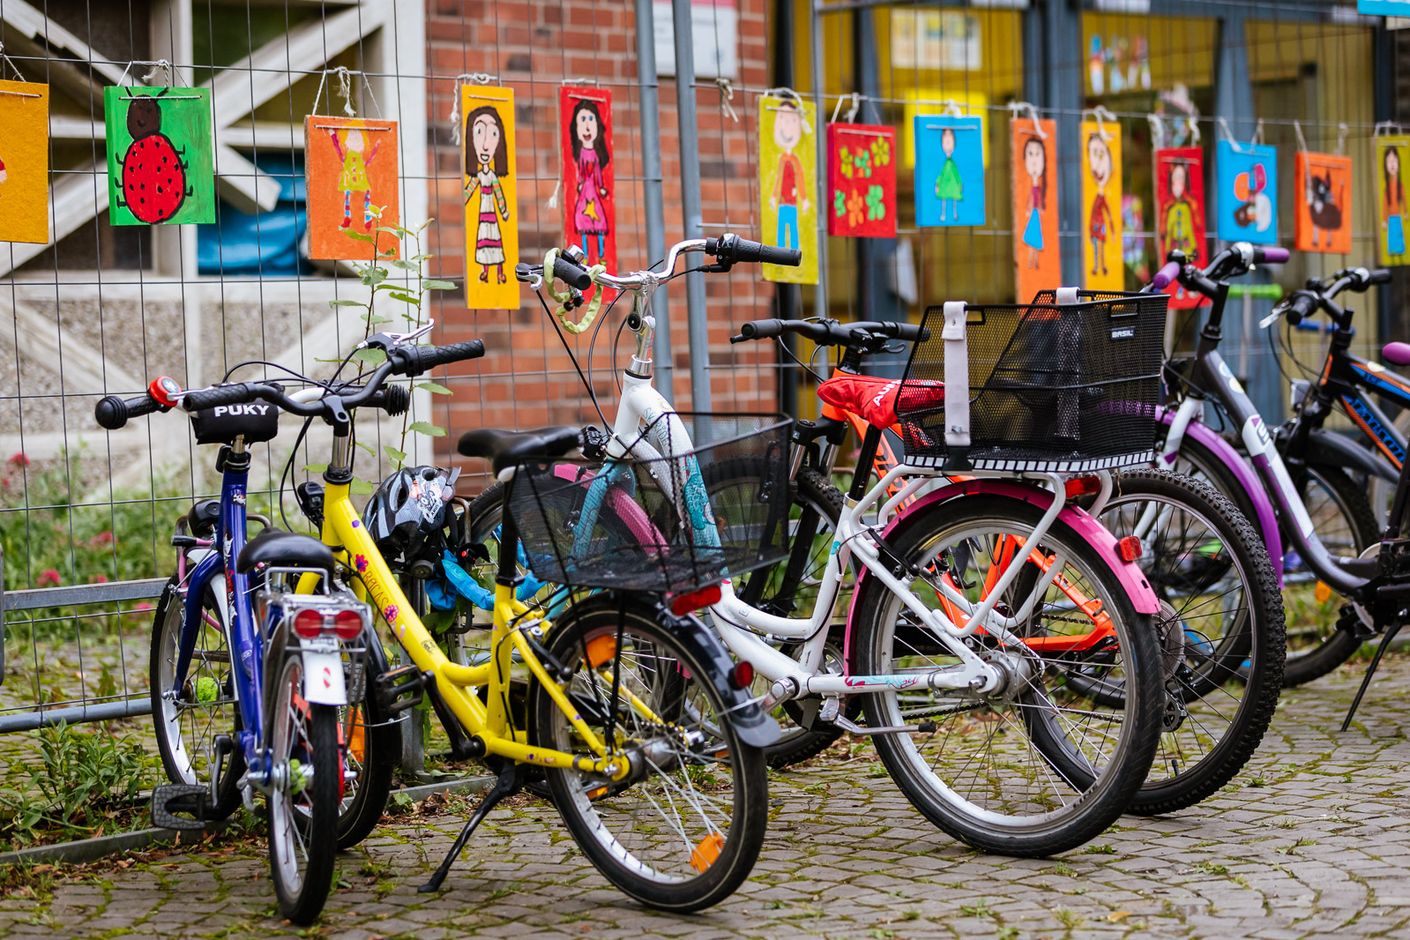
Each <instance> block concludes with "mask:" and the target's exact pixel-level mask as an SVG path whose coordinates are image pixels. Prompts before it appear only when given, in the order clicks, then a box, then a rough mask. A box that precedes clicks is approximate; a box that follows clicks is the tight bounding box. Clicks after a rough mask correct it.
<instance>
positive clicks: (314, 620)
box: [294, 607, 323, 639]
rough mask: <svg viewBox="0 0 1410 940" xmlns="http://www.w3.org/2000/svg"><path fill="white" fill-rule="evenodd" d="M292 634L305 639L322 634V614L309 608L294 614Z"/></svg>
mask: <svg viewBox="0 0 1410 940" xmlns="http://www.w3.org/2000/svg"><path fill="white" fill-rule="evenodd" d="M294 632H295V633H297V634H298V635H299V636H301V637H304V638H305V639H312V638H313V637H316V636H319V635H321V634H322V633H323V612H322V611H320V610H314V609H313V608H311V607H308V608H305V609H303V610H301V611H299V612H298V613H296V614H294Z"/></svg>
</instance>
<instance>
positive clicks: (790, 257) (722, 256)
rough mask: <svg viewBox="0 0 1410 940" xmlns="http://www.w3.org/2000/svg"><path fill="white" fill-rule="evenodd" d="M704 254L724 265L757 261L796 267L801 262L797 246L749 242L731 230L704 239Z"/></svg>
mask: <svg viewBox="0 0 1410 940" xmlns="http://www.w3.org/2000/svg"><path fill="white" fill-rule="evenodd" d="M705 254H707V255H710V256H712V257H714V258H715V260H717V261H718V262H719V263H720V264H722V265H725V266H729V265H732V264H740V263H758V264H779V265H783V266H785V267H789V268H796V267H798V266H799V265H800V264H802V263H803V252H802V251H800V250H799V249H797V248H779V247H775V246H774V245H765V244H764V243H763V242H751V241H750V240H749V239H747V238H740V237H739V236H738V235H735V234H734V233H733V232H726V233H725V234H723V235H721V236H720V237H719V238H707V239H705Z"/></svg>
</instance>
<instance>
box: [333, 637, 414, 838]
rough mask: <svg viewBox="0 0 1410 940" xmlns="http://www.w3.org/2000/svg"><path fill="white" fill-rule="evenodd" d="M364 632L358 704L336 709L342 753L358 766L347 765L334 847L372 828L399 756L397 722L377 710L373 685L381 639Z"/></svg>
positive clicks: (381, 664)
mask: <svg viewBox="0 0 1410 940" xmlns="http://www.w3.org/2000/svg"><path fill="white" fill-rule="evenodd" d="M368 632H369V634H371V635H370V637H369V641H368V642H369V647H368V650H367V655H366V657H365V659H364V661H363V669H364V670H365V672H366V680H365V684H364V686H363V688H364V690H365V691H364V693H363V698H362V702H360V703H353V704H351V705H350V706H349V707H347V708H345V709H342V710H341V714H340V715H339V724H340V726H341V730H342V735H341V738H342V744H343V747H344V749H345V750H344V753H345V754H346V755H348V757H349V761H348V762H349V764H352V763H353V762H356V763H357V764H358V765H359V767H360V769H359V768H357V767H355V768H353V769H354V770H355V771H356V772H357V777H356V778H355V779H354V780H353V781H352V782H351V784H350V786H351V789H352V792H351V794H348V793H346V792H345V793H344V795H343V798H342V800H340V801H339V809H338V848H339V849H350V848H352V847H353V846H355V845H357V844H358V843H359V842H361V841H362V840H363V839H365V838H367V836H368V835H370V834H371V832H372V830H373V829H375V828H377V823H378V822H380V821H381V819H382V813H383V812H384V811H385V810H386V808H387V800H388V799H390V797H391V793H392V775H393V774H394V773H395V771H396V767H397V761H398V760H399V759H400V757H401V725H400V724H398V723H396V722H395V721H393V719H392V716H390V715H387V714H386V713H385V712H384V711H383V709H382V706H381V704H380V703H379V701H378V699H377V695H376V691H375V687H374V685H373V683H374V681H375V680H376V678H377V676H379V675H381V674H382V673H383V672H385V671H386V670H387V668H388V667H387V662H386V657H385V656H384V655H382V651H381V640H380V639H379V638H378V637H377V635H376V632H375V631H368ZM359 712H360V714H361V716H362V717H361V718H359ZM359 726H360V727H359ZM359 738H360V739H361V742H362V747H363V756H362V757H361V758H360V759H359V758H358V757H357V750H358V741H359Z"/></svg>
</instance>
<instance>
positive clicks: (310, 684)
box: [298, 637, 348, 706]
mask: <svg viewBox="0 0 1410 940" xmlns="http://www.w3.org/2000/svg"><path fill="white" fill-rule="evenodd" d="M298 655H299V657H300V658H301V659H302V660H303V668H304V688H303V694H304V698H306V699H307V700H308V701H310V702H312V703H314V704H315V705H339V706H342V705H346V704H348V689H347V683H346V682H345V681H344V679H343V655H342V650H341V648H340V646H339V645H338V641H337V640H336V639H334V638H332V637H318V638H317V639H312V640H309V639H305V640H301V641H300V642H299V651H298Z"/></svg>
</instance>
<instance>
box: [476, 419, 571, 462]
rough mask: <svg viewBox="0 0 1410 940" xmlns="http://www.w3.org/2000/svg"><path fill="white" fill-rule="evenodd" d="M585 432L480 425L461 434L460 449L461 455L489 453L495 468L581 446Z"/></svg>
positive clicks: (545, 456)
mask: <svg viewBox="0 0 1410 940" xmlns="http://www.w3.org/2000/svg"><path fill="white" fill-rule="evenodd" d="M581 436H582V432H581V431H580V430H579V429H578V428H575V427H554V428H538V429H537V430H534V431H505V430H501V429H498V428H480V429H479V430H476V431H466V432H465V433H464V434H462V435H461V436H460V443H459V445H457V448H456V449H457V450H458V451H459V452H460V455H461V456H462V457H486V458H488V459H489V461H490V465H491V466H492V467H494V472H495V473H499V472H500V471H501V470H504V469H505V468H507V467H513V466H515V465H517V464H521V463H524V462H526V461H529V460H538V459H546V460H552V459H553V458H555V457H562V456H563V455H564V454H567V453H569V452H570V451H573V450H576V449H577V448H578V446H579V443H580V439H581Z"/></svg>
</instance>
